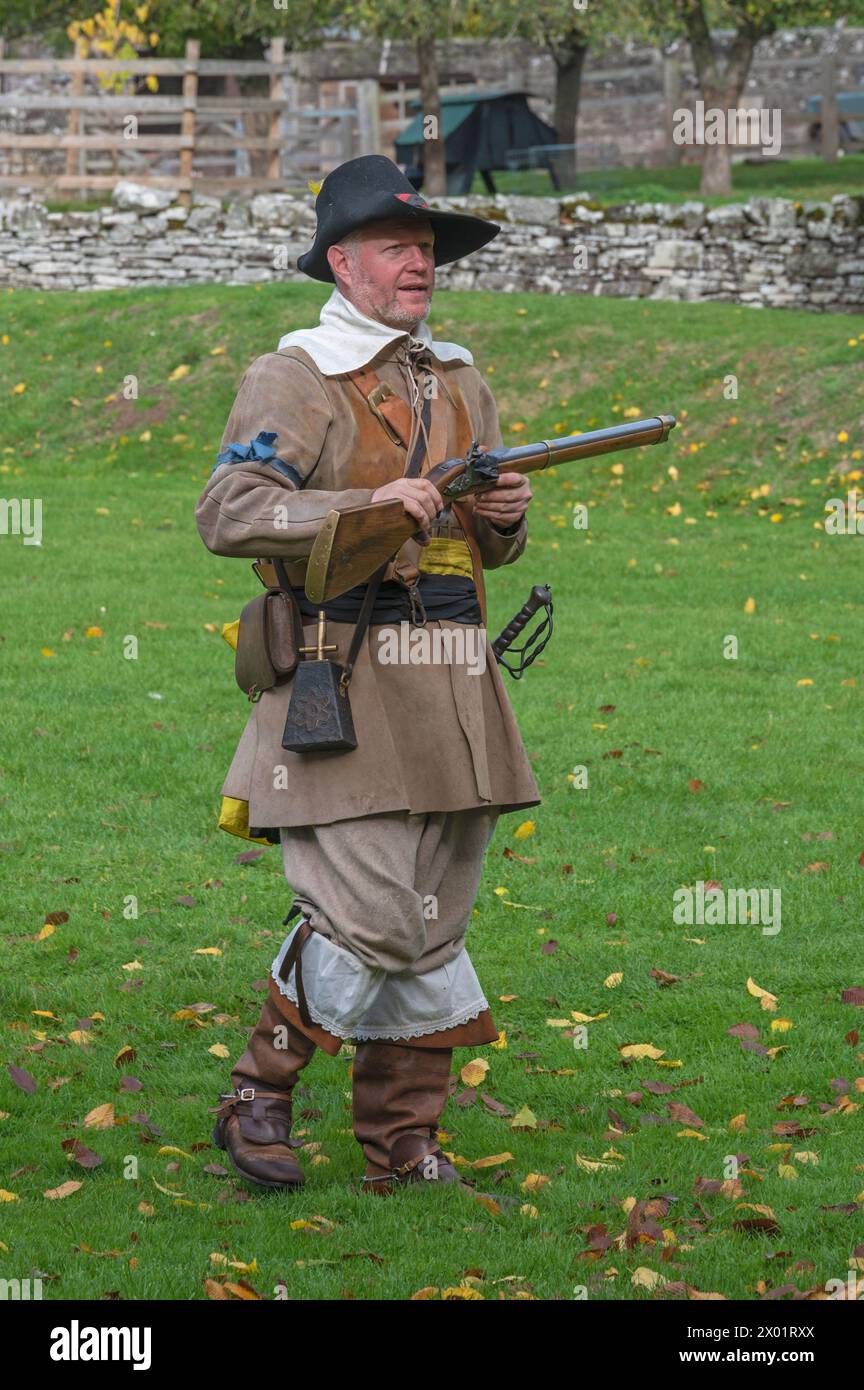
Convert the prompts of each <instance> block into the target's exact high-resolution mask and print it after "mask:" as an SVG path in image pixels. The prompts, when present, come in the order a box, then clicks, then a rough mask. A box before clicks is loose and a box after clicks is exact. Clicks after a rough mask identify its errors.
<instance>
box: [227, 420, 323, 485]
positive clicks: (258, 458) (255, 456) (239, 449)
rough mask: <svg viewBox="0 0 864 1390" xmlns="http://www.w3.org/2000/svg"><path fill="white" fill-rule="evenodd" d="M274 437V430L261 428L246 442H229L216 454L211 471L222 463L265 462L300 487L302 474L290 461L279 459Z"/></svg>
mask: <svg viewBox="0 0 864 1390" xmlns="http://www.w3.org/2000/svg"><path fill="white" fill-rule="evenodd" d="M276 438H277V435H276V433H275V431H273V430H261V431H260V432H259V433H258V434H257V435H256V436H255V438H254V439H252V440H250V441H249V443H248V444H229V445H228V447H227V449H223V450H222V452H221V453H220V454H217V456H216V462H215V463H214V465H213V469H212V472H214V473H215V472H216V469H217V468H218V467H219V466H220V464H223V463H267V464H269V465H270V467H271V468H275V469H276V471H277V472H278V473H282V474H284V475H285V477H286V478H290V480H291V482H292V483H293V484H294V486H295V487H296V488H302V486H303V476H302V474H301V473H300V472H299V470H298V469H297V468H295V467H294V465H293V464H292V463H286V462H285V460H284V459H280V457H279V455H278V454H277V453H276V451H275V449H274V448H273V442H274V440H275V439H276Z"/></svg>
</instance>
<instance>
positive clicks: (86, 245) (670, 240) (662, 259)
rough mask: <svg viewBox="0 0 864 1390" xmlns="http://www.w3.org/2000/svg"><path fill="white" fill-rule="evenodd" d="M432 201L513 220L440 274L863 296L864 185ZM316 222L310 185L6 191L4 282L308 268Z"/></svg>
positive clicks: (658, 290)
mask: <svg viewBox="0 0 864 1390" xmlns="http://www.w3.org/2000/svg"><path fill="white" fill-rule="evenodd" d="M430 202H431V205H432V206H434V207H439V208H442V209H451V210H457V209H463V210H467V211H471V212H474V213H477V214H479V215H480V216H484V217H489V218H492V219H493V220H494V221H496V222H499V223H500V225H501V232H500V233H499V235H498V236H497V237H496V238H495V239H494V241H492V242H490V243H489V245H488V246H485V247H484V248H483V249H482V250H480V251H478V252H475V253H474V254H473V255H472V256H470V257H468V258H466V259H465V260H464V261H457V262H454V263H453V264H452V265H450V266H442V267H441V269H440V270H439V272H438V280H437V283H438V285H439V287H440V288H441V289H478V290H498V291H501V292H504V293H512V292H514V291H519V290H533V291H539V292H542V293H547V294H573V293H577V294H594V295H611V296H621V297H632V298H643V299H667V300H691V301H704V300H725V301H731V302H734V303H738V304H749V305H754V306H758V307H768V306H775V307H777V306H779V307H790V308H792V307H794V308H801V309H811V310H816V311H832V312H840V313H850V312H856V311H858V312H860V311H861V310H862V308H864V197H851V196H846V195H838V196H837V197H835V198H832V199H831V201H830V202H803V203H796V202H791V201H788V200H786V199H781V198H752V199H751V200H750V201H749V202H747V203H734V204H726V205H724V206H721V207H717V208H708V207H706V206H705V205H704V204H702V203H699V202H689V203H683V204H678V205H673V204H659V203H626V204H622V205H620V206H617V207H610V208H600V207H597V206H596V205H595V204H594V203H592V201H591V199H590V197H589V196H588V195H587V194H586V195H579V194H574V195H568V196H564V197H560V198H526V197H509V196H504V195H499V196H498V197H496V198H494V199H490V198H488V197H480V196H477V195H473V196H470V197H462V198H435V199H431V200H430ZM314 233H315V213H314V208H313V203H312V198H311V196H305V195H304V196H303V197H295V196H293V195H289V194H281V193H280V194H272V193H266V194H259V195H257V196H255V197H252V198H248V199H241V200H237V201H233V202H231V203H229V204H228V205H227V206H226V205H223V204H222V203H221V202H220V201H219V200H218V199H216V198H208V197H196V198H195V199H194V200H193V203H192V206H191V207H190V208H188V209H187V208H184V207H181V206H180V205H179V204H178V203H177V202H176V199H175V195H174V194H172V193H171V192H170V191H167V190H163V189H149V188H144V187H142V186H141V185H137V184H133V183H128V182H122V183H119V184H118V185H117V186H116V188H115V190H114V196H113V201H112V204H111V206H110V207H106V208H99V209H94V210H93V211H92V212H63V213H52V212H48V211H47V209H46V208H45V207H44V206H43V205H42V204H40V203H38V202H35V201H33V199H32V198H31V197H30V196H28V195H27V194H26V192H25V193H23V194H19V195H16V196H14V197H12V198H7V199H0V286H13V287H15V288H27V287H29V288H37V289H82V290H91V289H114V288H124V287H134V286H149V285H171V284H205V283H208V282H213V281H218V282H220V283H224V284H235V285H236V284H250V283H259V282H264V281H272V280H305V278H306V277H305V276H303V275H302V274H301V273H300V272H299V271H298V270H297V268H296V260H297V257H298V256H299V255H301V254H302V253H303V252H304V251H305V250H307V249H308V247H309V246H310V245H311V243H312V240H313V238H314Z"/></svg>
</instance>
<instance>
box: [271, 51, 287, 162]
mask: <svg viewBox="0 0 864 1390" xmlns="http://www.w3.org/2000/svg"><path fill="white" fill-rule="evenodd" d="M267 56H268V58H269V60H270V62H271V63H273V64H274V66H275V65H276V64H279V63H284V61H285V40H284V39H281V38H274V39H271V40H270V49H269V52H268V55H267ZM284 96H285V79H284V77H283V76H282V73H281V72H271V74H270V100H271V101H282V100H283V99H284ZM284 114H285V113H284V110H283V108H282V107H280V108H279V110H278V111H271V112H270V120H269V122H268V126H267V133H268V136H269V138H270V139H271V140H278V141H279V145H278V147H277V148H276V149H270V150H268V151H267V177H268V179H276V180H278V179H281V177H282V117H283V115H284Z"/></svg>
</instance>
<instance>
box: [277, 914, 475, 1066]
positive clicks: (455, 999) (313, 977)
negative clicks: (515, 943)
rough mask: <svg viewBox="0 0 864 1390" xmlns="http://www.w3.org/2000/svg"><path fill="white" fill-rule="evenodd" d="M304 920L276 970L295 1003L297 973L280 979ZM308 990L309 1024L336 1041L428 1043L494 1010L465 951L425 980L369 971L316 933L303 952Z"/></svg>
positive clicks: (287, 942) (286, 942) (281, 954)
mask: <svg viewBox="0 0 864 1390" xmlns="http://www.w3.org/2000/svg"><path fill="white" fill-rule="evenodd" d="M304 921H305V918H301V920H300V921H299V922H298V923H297V926H296V927H294V929H293V930H292V931H291V932H289V934H288V936H286V938H285V940H284V942H283V943H282V948H281V950H280V951H279V954H278V955H277V957H276V959H275V960H274V962H273V965H272V967H271V972H270V973H271V975H272V976H273V979H274V980H275V981H276V985H277V987H278V989H279V992H280V993H281V994H283V995H284V996H285V997H286V999H290V1000H291V1001H292V1002H293V1003H294V1004H296V1003H297V987H296V985H295V970H294V969H292V971H291V973H290V975H289V976H288V980H287V981H284V980H282V979H281V978H280V976H279V970H280V968H281V965H282V961H283V960H284V958H285V953H286V952H287V951H288V949H289V947H290V945H291V941H292V939H293V937H294V934H295V932H297V931H298V930H299V928H300V927H301V926H302V925H303V922H304ZM301 957H302V971H303V989H304V992H305V994H306V1003H307V1006H308V1009H309V1017H310V1018H311V1019H312V1020H313V1022H315V1023H317V1024H320V1026H321V1027H322V1028H326V1029H327V1032H328V1033H334V1034H335V1035H336V1037H338V1038H349V1037H350V1038H357V1039H358V1041H360V1040H366V1039H378V1038H381V1039H387V1038H422V1037H424V1036H425V1035H426V1034H428V1033H437V1032H439V1031H440V1030H441V1029H443V1028H455V1027H456V1026H457V1025H458V1024H460V1023H467V1022H468V1021H469V1020H470V1019H472V1018H477V1017H478V1016H479V1015H480V1014H481V1013H482V1012H483V1010H484V1009H488V1007H489V1002H488V1000H487V999H486V997H485V995H484V994H483V991H482V989H481V988H480V981H479V980H478V978H477V975H476V973H475V971H474V967H473V965H472V964H471V961H470V960H469V958H468V952H467V951H466V950H464V949H463V950H461V951H460V952H459V954H458V956H456V958H455V959H454V960H452V961H450V962H449V963H448V964H447V965H440V966H438V968H437V969H435V970H430V971H428V973H427V974H425V975H409V974H407V973H406V972H404V971H403V972H401V973H399V974H393V973H392V972H390V973H388V972H387V971H386V970H382V969H380V968H376V969H371V968H370V967H369V966H368V965H364V964H363V962H362V961H361V960H359V959H358V958H357V956H355V955H353V954H352V953H351V952H350V951H346V950H345V949H344V948H343V947H341V946H337V945H335V944H334V943H333V942H332V941H328V940H327V938H326V937H325V936H322V935H321V933H320V932H315V931H313V933H312V935H311V936H310V937H309V940H308V941H307V942H306V944H305V945H304V947H303V949H302V952H301Z"/></svg>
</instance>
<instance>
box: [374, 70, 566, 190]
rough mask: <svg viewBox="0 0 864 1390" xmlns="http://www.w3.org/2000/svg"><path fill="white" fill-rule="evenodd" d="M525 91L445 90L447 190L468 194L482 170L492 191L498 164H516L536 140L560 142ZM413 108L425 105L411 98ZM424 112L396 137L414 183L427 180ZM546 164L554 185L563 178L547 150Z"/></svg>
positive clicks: (539, 142) (505, 166) (443, 120)
mask: <svg viewBox="0 0 864 1390" xmlns="http://www.w3.org/2000/svg"><path fill="white" fill-rule="evenodd" d="M528 95H529V93H528V92H525V91H504V92H485V91H475V92H459V93H457V94H454V95H452V96H448V94H447V92H446V91H444V92H442V93H441V136H442V138H443V140H444V152H445V160H446V164H447V192H448V193H467V192H468V191H469V189H470V187H471V181H472V179H473V178H474V175H475V173H479V174H480V176H481V178H482V179H483V183H484V184H485V186H486V189H487V190H488V192H489V193H495V191H496V189H495V184H494V182H493V180H492V176H491V171H492V170H493V169H509V168H512V167H514V163H515V160H514V156H518V152H519V151H525V150H527V149H529V148H530V146H532V145H555V144H557V143H558V136H557V134H556V132H555V130H554V128H553V127H552V126H550V125H547V124H546V122H545V121H541V119H540V117H539V116H535V115H534V112H533V111H532V110H531V108H530V106H529V105H528V101H527V98H528ZM411 106H412V107H418V108H419V106H420V102H419V101H412V102H411ZM425 144H426V142H425V141H424V139H423V116H422V114H418V115H416V116H414V117H413V118H412V120H411V121H410V122H409V124H408V125H407V126H406V127H405V129H404V130H403V132H402V134H401V135H400V136H399V138H398V140H397V141H396V160H397V163H399V164H404V165H406V166H407V174H408V178H409V179H410V180H411V182H412V183H413V184H414V187H415V188H420V187H422V184H423V153H424V148H425ZM542 163H543V164H544V165H545V167H546V168H547V169H548V170H549V175H550V178H551V179H552V183H553V185H554V187H555V188H560V184H559V182H558V177H557V174H556V172H555V169H554V167H553V165H552V162H551V161H550V159H549V157H548V154H546V153H545V152H544V153H543V154H542Z"/></svg>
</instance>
